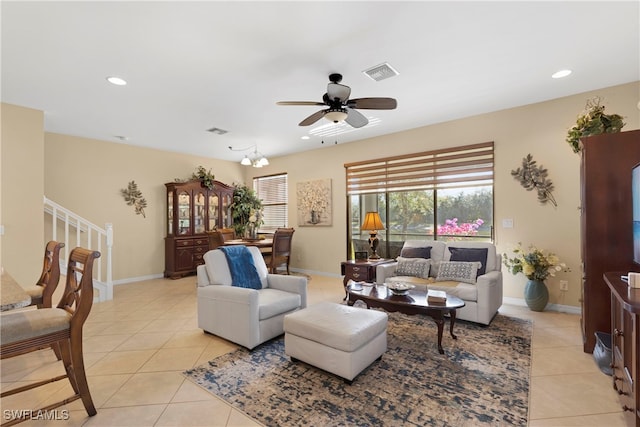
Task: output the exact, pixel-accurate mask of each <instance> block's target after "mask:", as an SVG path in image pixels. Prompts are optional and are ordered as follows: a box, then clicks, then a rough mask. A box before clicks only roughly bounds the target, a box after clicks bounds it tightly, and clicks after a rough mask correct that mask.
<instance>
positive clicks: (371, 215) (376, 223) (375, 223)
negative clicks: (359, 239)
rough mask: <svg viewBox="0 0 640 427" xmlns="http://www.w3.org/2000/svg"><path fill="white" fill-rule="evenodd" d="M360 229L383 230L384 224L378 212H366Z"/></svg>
mask: <svg viewBox="0 0 640 427" xmlns="http://www.w3.org/2000/svg"><path fill="white" fill-rule="evenodd" d="M360 229H361V230H369V231H372V230H384V224H383V223H382V220H381V219H380V214H379V213H378V212H367V214H366V215H365V217H364V221H363V223H362V227H360Z"/></svg>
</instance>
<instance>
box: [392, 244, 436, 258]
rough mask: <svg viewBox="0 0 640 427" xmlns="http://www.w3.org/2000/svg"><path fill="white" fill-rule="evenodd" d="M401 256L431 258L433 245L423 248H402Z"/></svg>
mask: <svg viewBox="0 0 640 427" xmlns="http://www.w3.org/2000/svg"><path fill="white" fill-rule="evenodd" d="M400 256H401V257H403V258H424V259H429V258H431V246H425V247H423V248H402V251H400Z"/></svg>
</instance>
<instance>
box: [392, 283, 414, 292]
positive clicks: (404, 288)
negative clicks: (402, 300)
mask: <svg viewBox="0 0 640 427" xmlns="http://www.w3.org/2000/svg"><path fill="white" fill-rule="evenodd" d="M387 288H389V290H390V291H391V293H392V294H394V295H406V294H407V293H408V292H409V291H410V290H411V289H413V288H415V286H414V285H412V284H411V283H404V282H392V283H388V284H387Z"/></svg>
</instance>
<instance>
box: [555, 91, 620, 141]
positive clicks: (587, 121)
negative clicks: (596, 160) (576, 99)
mask: <svg viewBox="0 0 640 427" xmlns="http://www.w3.org/2000/svg"><path fill="white" fill-rule="evenodd" d="M622 120H623V119H622V116H621V115H619V114H605V113H604V105H600V98H599V97H596V98H593V99H590V100H588V101H587V105H586V106H585V109H584V111H583V112H582V114H580V115H579V116H578V120H576V124H575V125H574V126H573V127H572V128H571V129H569V131H568V132H567V143H568V144H569V145H570V146H571V149H572V150H573V152H574V153H579V152H580V151H581V150H582V144H581V143H580V138H584V137H586V136H592V135H600V134H601V133H617V132H620V131H621V130H622V127H623V126H624V125H625V123H624V122H623V121H622Z"/></svg>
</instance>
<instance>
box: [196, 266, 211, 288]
mask: <svg viewBox="0 0 640 427" xmlns="http://www.w3.org/2000/svg"><path fill="white" fill-rule="evenodd" d="M196 274H197V281H196V283H197V284H198V286H209V285H211V284H212V283H211V280H210V279H209V275H208V274H207V269H206V267H205V266H204V264H200V265H199V266H197V267H196Z"/></svg>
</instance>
